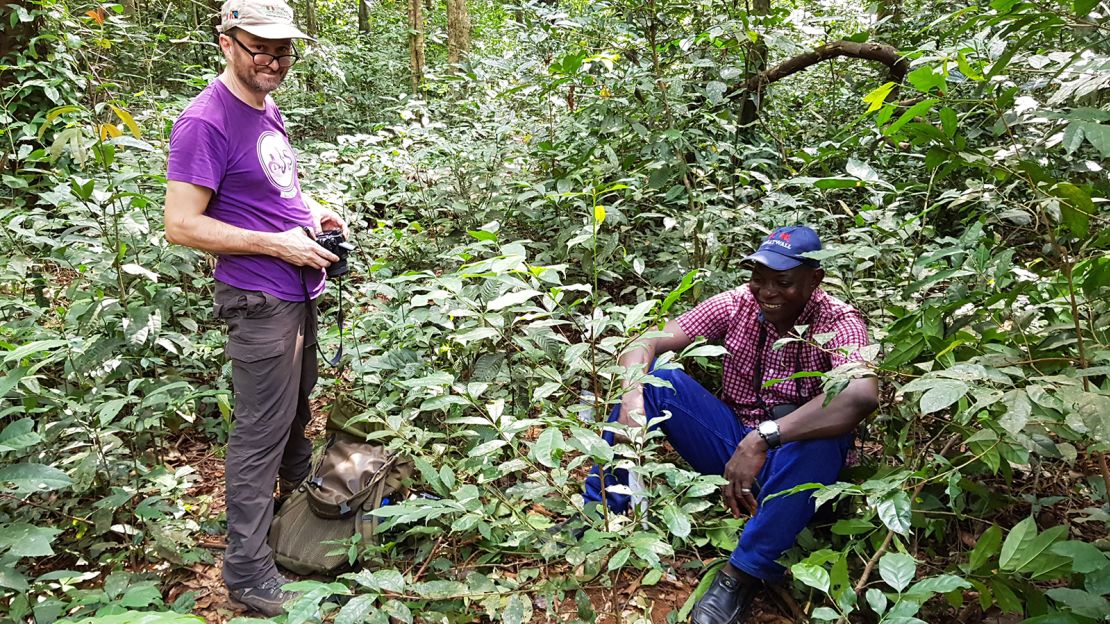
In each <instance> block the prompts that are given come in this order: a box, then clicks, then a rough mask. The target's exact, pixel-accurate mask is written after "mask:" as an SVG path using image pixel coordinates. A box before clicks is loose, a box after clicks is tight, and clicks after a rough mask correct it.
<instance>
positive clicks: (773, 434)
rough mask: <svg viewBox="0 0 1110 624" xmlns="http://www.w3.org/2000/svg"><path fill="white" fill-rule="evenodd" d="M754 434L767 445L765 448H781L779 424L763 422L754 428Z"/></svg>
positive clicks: (768, 421) (769, 421)
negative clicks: (757, 434)
mask: <svg viewBox="0 0 1110 624" xmlns="http://www.w3.org/2000/svg"><path fill="white" fill-rule="evenodd" d="M755 430H756V432H757V433H759V437H761V438H763V441H764V442H766V443H767V448H769V449H776V448H778V447H780V446H782V439H780V438H779V424H778V423H777V422H775V421H773V420H765V421H763V422H761V423H759V426H758V427H756V429H755Z"/></svg>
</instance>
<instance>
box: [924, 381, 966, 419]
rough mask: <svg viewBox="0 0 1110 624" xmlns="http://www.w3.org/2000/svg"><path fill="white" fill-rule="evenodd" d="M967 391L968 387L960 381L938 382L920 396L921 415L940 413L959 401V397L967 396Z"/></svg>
mask: <svg viewBox="0 0 1110 624" xmlns="http://www.w3.org/2000/svg"><path fill="white" fill-rule="evenodd" d="M967 391H968V386H967V384H966V383H964V382H962V381H959V380H956V379H944V380H940V381H938V382H937V383H936V384H934V385H933V387H931V388H929V389H928V390H926V391H925V393H924V394H922V395H921V413H922V414H932V413H933V412H937V411H940V410H942V409H944V408H946V407H948V406H949V405H952V404H953V403H955V402H956V401H959V400H960V397H962V396H964V395H965V394H967Z"/></svg>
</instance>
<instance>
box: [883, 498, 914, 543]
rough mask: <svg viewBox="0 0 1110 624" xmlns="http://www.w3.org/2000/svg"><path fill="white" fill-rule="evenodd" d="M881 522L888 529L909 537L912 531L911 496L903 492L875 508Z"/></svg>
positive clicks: (884, 500) (886, 499)
mask: <svg viewBox="0 0 1110 624" xmlns="http://www.w3.org/2000/svg"><path fill="white" fill-rule="evenodd" d="M875 511H876V512H877V513H878V514H879V520H882V521H883V524H885V525H886V527H887V528H888V529H890V530H891V531H894V532H895V533H898V534H899V535H907V534H908V533H909V531H910V495H909V494H907V493H906V492H903V491H901V490H899V491H897V492H895V493H894V494H892V495H891V496H888V497H886V498H884V499H882V500H881V501H879V504H878V505H876V506H875Z"/></svg>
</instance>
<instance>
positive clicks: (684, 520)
mask: <svg viewBox="0 0 1110 624" xmlns="http://www.w3.org/2000/svg"><path fill="white" fill-rule="evenodd" d="M663 523H664V524H666V525H667V529H668V530H670V532H671V535H674V536H675V537H687V536H689V535H690V516H689V515H687V514H686V511H685V510H684V509H682V507H680V506H678V505H674V504H671V505H666V506H664V507H663Z"/></svg>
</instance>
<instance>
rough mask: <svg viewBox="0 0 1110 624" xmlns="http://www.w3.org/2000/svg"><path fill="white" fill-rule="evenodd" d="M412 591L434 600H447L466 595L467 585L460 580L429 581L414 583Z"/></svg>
mask: <svg viewBox="0 0 1110 624" xmlns="http://www.w3.org/2000/svg"><path fill="white" fill-rule="evenodd" d="M412 591H414V592H416V593H417V595H420V596H423V597H425V598H430V599H432V600H446V599H448V598H454V597H456V596H464V595H466V585H464V584H462V583H460V582H458V581H427V582H425V583H416V584H414V585H412Z"/></svg>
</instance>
